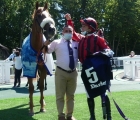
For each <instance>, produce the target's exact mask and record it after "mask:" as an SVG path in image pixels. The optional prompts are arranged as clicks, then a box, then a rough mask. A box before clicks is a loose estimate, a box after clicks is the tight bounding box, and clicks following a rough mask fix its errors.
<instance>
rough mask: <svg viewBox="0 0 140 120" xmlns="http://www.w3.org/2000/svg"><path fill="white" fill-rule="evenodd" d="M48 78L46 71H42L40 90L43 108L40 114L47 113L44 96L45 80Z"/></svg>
mask: <svg viewBox="0 0 140 120" xmlns="http://www.w3.org/2000/svg"><path fill="white" fill-rule="evenodd" d="M45 77H46V71H45V72H44V71H41V75H40V79H39V89H40V104H41V108H40V112H45V111H46V110H45V105H46V104H45V101H44V95H43V91H44V79H45Z"/></svg>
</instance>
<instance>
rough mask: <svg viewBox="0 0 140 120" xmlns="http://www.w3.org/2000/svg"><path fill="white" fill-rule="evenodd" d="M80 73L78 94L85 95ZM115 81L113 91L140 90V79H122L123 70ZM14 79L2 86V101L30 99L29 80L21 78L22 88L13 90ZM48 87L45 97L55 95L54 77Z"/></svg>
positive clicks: (50, 79) (0, 96)
mask: <svg viewBox="0 0 140 120" xmlns="http://www.w3.org/2000/svg"><path fill="white" fill-rule="evenodd" d="M80 74H81V73H80V72H79V74H78V81H77V90H76V94H78V93H85V88H84V85H83V83H82V80H81V77H80ZM113 75H114V80H112V81H111V83H112V86H111V91H112V92H116V91H128V90H140V79H136V80H135V81H130V80H129V79H121V77H122V76H123V70H118V71H114V72H113ZM13 82H14V79H10V83H8V84H0V99H8V98H19V97H28V88H26V87H25V84H26V82H27V78H25V77H23V78H21V83H22V84H21V87H20V88H14V89H13V88H12V86H13ZM47 83H48V85H47V87H48V90H45V91H44V95H45V96H46V95H54V94H55V85H54V75H53V76H47ZM34 85H35V92H34V95H35V96H39V94H40V93H39V90H36V81H35V82H34Z"/></svg>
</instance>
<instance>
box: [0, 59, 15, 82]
mask: <svg viewBox="0 0 140 120" xmlns="http://www.w3.org/2000/svg"><path fill="white" fill-rule="evenodd" d="M12 65H13V62H12V61H4V60H0V84H3V83H9V82H10V69H13V66H12Z"/></svg>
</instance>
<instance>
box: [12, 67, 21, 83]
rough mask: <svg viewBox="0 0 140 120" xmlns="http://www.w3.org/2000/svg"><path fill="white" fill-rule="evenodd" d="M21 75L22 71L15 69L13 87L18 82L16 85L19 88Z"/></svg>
mask: <svg viewBox="0 0 140 120" xmlns="http://www.w3.org/2000/svg"><path fill="white" fill-rule="evenodd" d="M21 73H22V69H20V70H18V69H16V68H15V81H14V86H16V84H17V82H18V85H19V86H20V83H21V79H20V76H21Z"/></svg>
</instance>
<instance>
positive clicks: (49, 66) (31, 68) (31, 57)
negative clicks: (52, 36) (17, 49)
mask: <svg viewBox="0 0 140 120" xmlns="http://www.w3.org/2000/svg"><path fill="white" fill-rule="evenodd" d="M30 38H31V34H29V35H28V36H27V37H26V38H25V39H24V41H23V44H22V50H21V59H22V63H23V76H25V77H29V78H36V73H37V51H35V50H34V49H33V48H32V46H31V40H30ZM45 40H46V39H45V37H44V36H43V41H45ZM46 57H47V61H46V62H45V63H44V65H45V68H46V70H47V74H49V75H50V76H51V75H52V71H53V69H54V62H53V57H52V54H46Z"/></svg>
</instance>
